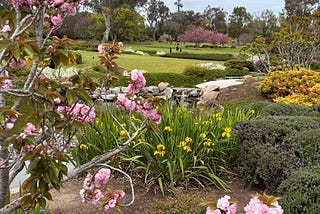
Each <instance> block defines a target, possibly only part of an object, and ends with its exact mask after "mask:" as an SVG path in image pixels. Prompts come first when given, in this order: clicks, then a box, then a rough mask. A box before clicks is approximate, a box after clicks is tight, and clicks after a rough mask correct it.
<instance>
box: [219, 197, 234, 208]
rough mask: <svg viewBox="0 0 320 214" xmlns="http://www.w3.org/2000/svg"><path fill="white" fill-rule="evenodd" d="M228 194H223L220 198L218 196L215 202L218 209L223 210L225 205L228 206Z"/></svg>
mask: <svg viewBox="0 0 320 214" xmlns="http://www.w3.org/2000/svg"><path fill="white" fill-rule="evenodd" d="M230 198H231V197H230V196H229V195H225V196H223V197H222V198H220V199H219V200H218V202H217V207H218V208H219V209H222V210H224V209H225V208H226V207H228V206H229V205H230V203H229V200H230Z"/></svg>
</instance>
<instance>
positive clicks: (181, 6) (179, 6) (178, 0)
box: [174, 0, 183, 12]
mask: <svg viewBox="0 0 320 214" xmlns="http://www.w3.org/2000/svg"><path fill="white" fill-rule="evenodd" d="M174 6H176V7H177V9H178V12H180V9H181V8H183V4H182V0H177V1H175V2H174Z"/></svg>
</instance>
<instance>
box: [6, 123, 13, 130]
mask: <svg viewBox="0 0 320 214" xmlns="http://www.w3.org/2000/svg"><path fill="white" fill-rule="evenodd" d="M13 126H14V123H6V130H10V129H12V128H13Z"/></svg>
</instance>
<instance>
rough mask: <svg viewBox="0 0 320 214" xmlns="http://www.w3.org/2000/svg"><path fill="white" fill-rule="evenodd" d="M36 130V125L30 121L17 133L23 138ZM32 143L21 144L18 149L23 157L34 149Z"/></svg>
mask: <svg viewBox="0 0 320 214" xmlns="http://www.w3.org/2000/svg"><path fill="white" fill-rule="evenodd" d="M35 131H36V127H35V126H34V125H33V124H32V123H27V127H26V128H25V129H24V130H23V132H22V133H21V134H20V135H19V137H20V138H22V139H25V138H26V137H27V136H30V135H32V134H34V132H35ZM34 147H35V146H34V145H32V144H25V145H23V146H22V148H21V150H20V155H21V156H22V157H23V156H25V155H26V154H27V153H28V152H30V151H32V150H33V149H34Z"/></svg>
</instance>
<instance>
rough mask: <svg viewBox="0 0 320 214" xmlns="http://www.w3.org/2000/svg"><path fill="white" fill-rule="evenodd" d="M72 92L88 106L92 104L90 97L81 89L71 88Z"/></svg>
mask: <svg viewBox="0 0 320 214" xmlns="http://www.w3.org/2000/svg"><path fill="white" fill-rule="evenodd" d="M72 92H73V93H74V94H75V95H76V96H77V97H79V98H80V99H81V100H83V101H85V102H86V103H90V104H92V103H93V101H92V99H91V97H90V96H89V94H88V93H87V92H86V90H84V89H83V88H73V89H72Z"/></svg>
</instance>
